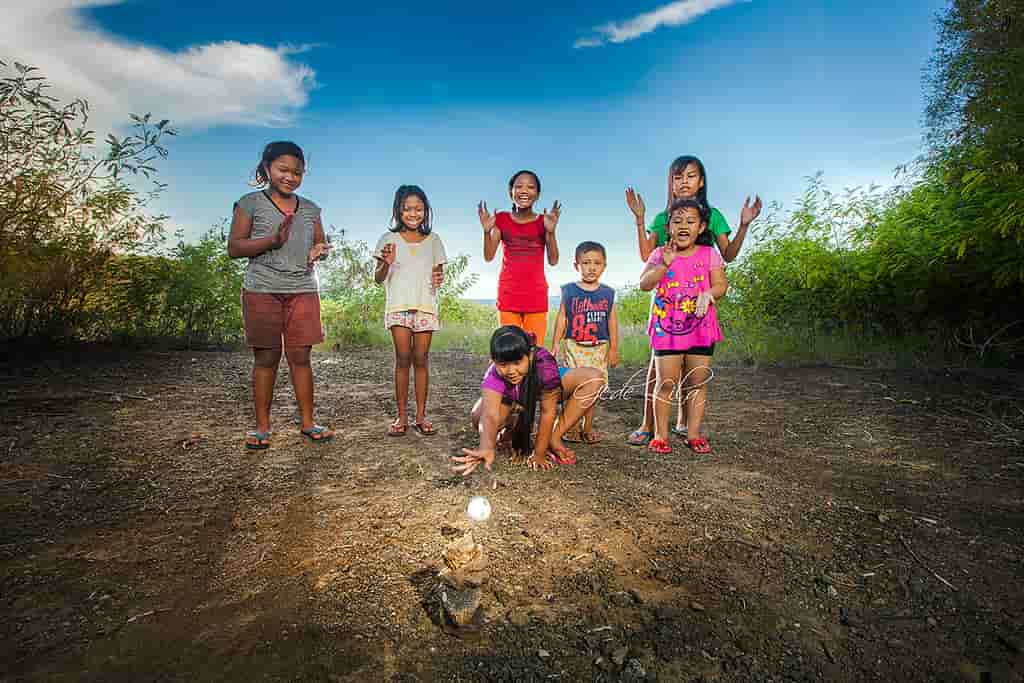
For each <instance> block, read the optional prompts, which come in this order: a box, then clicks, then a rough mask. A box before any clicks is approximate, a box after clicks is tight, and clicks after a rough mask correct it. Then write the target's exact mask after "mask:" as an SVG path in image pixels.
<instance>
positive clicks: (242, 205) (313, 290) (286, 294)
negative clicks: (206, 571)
mask: <svg viewBox="0 0 1024 683" xmlns="http://www.w3.org/2000/svg"><path fill="white" fill-rule="evenodd" d="M305 172H306V161H305V157H304V155H303V153H302V150H301V149H300V148H299V146H298V145H296V144H295V143H293V142H272V143H270V144H269V145H267V146H266V147H265V148H264V150H263V156H262V158H261V159H260V163H259V166H257V167H256V183H257V185H258V186H262V188H263V189H261V190H260V191H257V192H250V193H249V194H247V195H245V196H243V197H242V198H241V199H239V200H238V201H237V202H235V207H234V216H233V217H232V220H231V236H230V237H229V238H228V255H230V256H231V257H233V258H243V257H247V258H248V259H249V264H248V265H247V266H246V269H245V279H244V281H243V285H242V318H243V320H244V322H245V338H246V341H247V342H248V344H249V346H251V347H252V351H253V357H254V361H255V362H254V364H253V370H252V384H253V399H254V401H255V403H256V429H255V431H251V432H249V433H248V434H246V437H245V447H246V448H250V449H254V450H263V449H266V448H268V447H269V446H270V404H271V402H272V400H273V397H274V382H275V381H276V380H277V368H278V365H279V364H280V362H281V351H282V348H283V349H284V355H285V357H286V358H287V359H288V368H289V370H290V371H291V372H290V374H291V378H292V386H293V387H294V388H295V398H296V400H297V401H298V403H299V412H300V413H301V414H302V434H303V435H304V436H305V437H306V438H308V439H309V440H310V441H313V442H316V443H319V442H322V441H329V440H330V439H331V438H332V437H333V436H334V432H333V431H332V430H331V429H329V428H327V427H323V426H321V425H318V424H316V423H315V422H314V421H313V369H312V367H311V366H310V362H309V356H310V352H311V351H312V348H313V345H314V344H318V343H320V342H322V341H323V339H324V332H323V326H322V325H321V323H320V295H319V294H318V289H319V284H318V282H317V277H316V268H315V264H316V262H317V261H319V260H320V259H322V258H323V257H325V256H326V255H327V252H328V249H329V248H330V247H329V245H328V244H327V239H326V237H325V235H324V228H323V224H322V223H321V222H320V207H319V206H317V205H316V204H314V203H313V202H311V201H309V200H308V199H306V198H304V197H300V196H299V195H297V194H295V190H297V189H298V188H299V185H301V184H302V176H303V175H304V174H305Z"/></svg>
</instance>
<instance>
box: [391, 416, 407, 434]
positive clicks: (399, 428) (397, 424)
mask: <svg viewBox="0 0 1024 683" xmlns="http://www.w3.org/2000/svg"><path fill="white" fill-rule="evenodd" d="M408 430H409V425H408V423H406V421H405V420H403V419H402V418H400V417H399V418H396V419H395V421H394V422H392V423H391V426H390V427H388V436H405V433H406V431H408Z"/></svg>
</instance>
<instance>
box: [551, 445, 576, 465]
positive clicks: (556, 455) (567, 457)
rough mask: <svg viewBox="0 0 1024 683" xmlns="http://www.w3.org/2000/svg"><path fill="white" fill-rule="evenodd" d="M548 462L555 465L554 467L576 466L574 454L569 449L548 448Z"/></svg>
mask: <svg viewBox="0 0 1024 683" xmlns="http://www.w3.org/2000/svg"><path fill="white" fill-rule="evenodd" d="M548 460H550V461H551V462H553V463H555V464H556V465H575V464H576V452H575V451H573V450H572V449H571V448H566V447H564V446H563V447H562V448H557V449H556V448H552V447H550V446H549V447H548Z"/></svg>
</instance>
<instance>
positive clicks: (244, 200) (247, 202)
mask: <svg viewBox="0 0 1024 683" xmlns="http://www.w3.org/2000/svg"><path fill="white" fill-rule="evenodd" d="M258 196H259V193H258V192H250V193H249V194H247V195H245V196H243V197H241V198H240V199H239V200H238V201H237V202H235V206H236V207H238V208H239V209H241V210H242V213H244V214H245V215H246V216H248V217H249V218H252V217H253V216H254V215H255V214H256V199H257V197H258Z"/></svg>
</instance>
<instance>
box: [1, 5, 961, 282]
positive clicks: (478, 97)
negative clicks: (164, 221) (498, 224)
mask: <svg viewBox="0 0 1024 683" xmlns="http://www.w3.org/2000/svg"><path fill="white" fill-rule="evenodd" d="M944 5H945V3H944V2H940V1H938V0H920V1H919V0H904V1H902V2H898V3H893V2H889V1H881V0H877V1H876V0H861V1H860V2H849V1H846V0H838V1H833V2H824V1H811V2H801V3H799V4H796V3H789V2H782V1H777V0H749V1H735V0H678V1H677V2H667V3H666V2H660V3H659V2H658V1H657V0H655V1H653V2H616V3H613V2H607V1H605V0H598V1H597V2H593V3H589V4H587V3H576V2H552V3H546V4H537V3H532V4H529V3H528V4H527V5H524V6H512V5H504V4H499V3H493V4H490V5H488V4H484V3H470V2H435V3H432V4H430V5H429V6H426V7H423V6H421V3H410V4H405V5H401V4H397V3H389V2H378V3H373V4H369V3H367V4H360V5H352V4H349V3H318V2H311V3H305V4H302V5H296V6H293V8H286V7H284V6H282V5H281V4H280V3H266V2H259V1H257V2H247V3H244V4H231V5H228V4H226V3H210V2H205V3H200V2H194V1H193V0H185V1H183V2H177V3H173V4H172V3H166V2H156V1H155V0H129V1H125V2H119V1H118V0H39V1H38V2H36V3H33V4H32V7H31V8H15V9H13V10H12V11H13V12H14V17H13V19H12V20H11V21H10V22H9V23H8V27H7V28H6V29H4V28H0V45H4V46H7V47H3V48H0V53H2V54H0V59H2V58H3V57H8V58H17V59H19V60H20V61H27V62H30V63H34V64H38V65H39V66H41V67H42V68H43V69H44V71H45V72H46V73H47V75H49V76H50V77H51V78H52V79H53V80H54V82H55V83H57V85H58V86H60V87H62V88H64V89H65V90H68V91H73V92H75V94H83V95H85V96H87V97H89V98H90V101H91V102H92V103H93V110H94V114H95V116H96V119H95V121H94V123H96V125H97V126H99V127H102V126H104V125H116V124H117V122H118V121H119V120H121V119H123V118H124V114H125V113H126V112H128V111H152V112H153V113H154V115H157V116H161V117H163V116H166V117H168V118H171V119H172V120H173V121H174V122H176V124H177V125H178V126H179V128H180V135H179V136H178V137H177V138H175V139H173V140H172V142H171V145H170V150H171V156H170V159H169V160H168V161H167V162H166V164H165V165H164V166H162V168H161V178H162V180H164V181H165V182H167V183H168V184H169V187H168V189H167V191H166V193H165V194H164V195H163V197H162V198H161V200H160V208H161V209H163V210H164V211H166V212H167V213H168V214H170V215H171V216H172V219H173V220H172V225H177V226H181V227H182V228H184V229H185V231H186V234H187V235H189V236H190V237H194V236H196V235H198V234H199V233H200V232H201V231H202V230H203V229H205V228H206V227H207V226H209V225H211V224H213V223H215V222H217V221H218V220H219V219H220V218H222V217H224V216H227V215H228V214H229V213H230V209H231V204H232V202H233V201H234V200H235V199H236V198H237V197H238V196H240V195H241V194H243V193H244V192H246V191H247V187H246V184H245V183H246V179H247V177H248V174H249V173H250V172H251V170H252V167H253V166H254V165H255V162H256V160H257V158H258V154H259V152H260V149H261V148H262V145H263V144H264V143H265V142H267V141H269V140H272V139H282V138H283V139H293V140H295V141H296V142H298V143H299V144H300V145H302V146H303V147H304V149H305V150H306V153H307V155H308V160H309V174H308V176H307V179H306V181H305V183H304V184H303V187H302V189H301V190H300V192H301V193H302V194H304V195H305V196H308V197H309V198H311V199H313V200H314V201H316V202H318V203H319V204H320V205H321V206H322V207H323V209H324V218H325V223H327V224H333V225H335V226H337V227H342V228H345V229H346V231H347V233H348V235H349V236H350V237H353V238H356V239H363V240H366V241H369V242H371V243H372V241H373V240H375V239H376V238H377V236H378V235H379V234H380V233H381V232H382V231H383V230H384V229H385V224H386V222H387V219H388V217H389V211H390V205H391V199H392V196H393V192H394V189H395V187H397V186H398V185H399V184H402V183H416V184H419V185H421V186H423V187H424V189H425V190H426V191H427V194H428V196H429V197H430V199H431V202H432V204H433V205H434V211H435V216H436V227H437V231H438V234H439V235H440V236H441V237H442V238H443V239H444V240H445V242H446V244H447V246H448V249H449V253H469V254H470V255H471V256H472V257H473V269H474V270H475V271H477V272H479V273H480V275H481V280H480V284H479V285H478V286H477V287H475V288H474V290H473V291H472V292H471V295H472V296H477V297H492V296H494V290H495V282H496V279H497V272H498V263H497V262H493V263H491V264H484V263H483V262H482V258H481V231H480V228H479V224H478V223H477V220H476V216H475V205H476V202H477V201H478V200H480V199H483V200H486V201H487V202H488V203H489V204H490V205H491V206H492V207H494V206H498V207H501V206H506V205H507V204H508V201H507V196H506V194H505V188H506V183H507V180H508V176H509V175H510V174H511V173H512V172H513V171H515V170H516V169H519V168H532V169H535V170H536V171H537V172H538V173H539V174H540V176H541V179H542V181H543V186H544V192H543V195H542V197H541V201H540V204H539V205H540V206H548V205H550V203H551V202H552V201H553V200H555V199H559V200H561V202H562V203H563V205H564V212H563V215H562V221H561V223H560V225H559V228H558V235H559V242H560V246H561V249H562V252H563V259H562V263H561V264H560V265H559V267H558V268H557V269H553V270H551V271H549V281H550V282H551V284H552V291H555V289H554V287H555V285H557V284H560V283H562V282H565V281H568V280H570V279H572V263H571V262H572V259H571V250H572V248H573V247H574V246H575V244H576V243H578V242H579V241H581V240H583V239H593V238H597V239H599V240H601V241H603V242H604V243H605V245H606V246H607V247H608V248H609V251H610V252H611V253H610V259H609V260H610V263H609V269H608V272H607V274H606V276H605V279H606V281H608V282H609V284H612V285H621V284H624V283H625V282H627V281H635V280H636V279H637V277H638V275H639V272H640V269H641V264H640V263H639V260H638V256H637V255H636V246H635V243H636V240H635V233H634V229H633V227H632V221H631V218H630V215H629V213H628V210H627V209H626V207H625V204H624V201H623V198H622V195H623V190H624V188H625V187H626V185H628V184H632V185H634V186H635V187H637V188H638V189H639V190H640V191H641V192H642V193H643V195H644V196H645V198H646V199H647V200H648V205H649V206H655V205H658V204H661V203H663V202H664V199H665V198H664V186H665V171H666V167H667V164H668V163H669V161H670V160H671V159H672V158H673V157H675V156H677V155H679V154H696V155H698V156H700V157H701V158H702V159H703V160H704V162H705V164H706V165H707V167H708V174H709V177H708V183H709V190H710V194H709V197H710V199H711V202H712V204H713V205H715V206H718V207H719V208H720V209H721V210H722V211H723V212H724V213H725V215H726V216H727V217H728V219H729V221H730V223H732V224H733V225H734V226H735V223H736V221H737V219H738V215H739V207H740V205H741V204H742V201H743V198H744V197H745V196H746V195H747V194H754V193H755V192H756V193H759V194H760V195H761V197H762V198H764V199H765V200H766V201H778V202H781V203H782V204H783V205H791V203H792V201H793V199H794V198H795V197H796V196H797V195H799V193H800V192H801V191H802V189H803V188H804V186H805V177H806V176H808V175H810V174H813V173H814V172H816V171H819V170H821V171H824V173H825V175H826V179H827V181H828V182H829V184H830V185H832V186H834V187H837V188H839V187H843V186H848V185H853V184H859V183H867V182H871V181H875V182H878V183H881V184H885V183H887V182H889V181H891V178H892V173H893V169H894V168H895V166H896V165H898V164H900V163H903V162H907V161H910V160H912V159H913V158H914V156H915V155H916V154H917V152H918V149H919V145H920V120H921V111H922V93H921V70H922V68H923V67H924V66H925V64H926V62H927V59H928V57H929V55H930V52H931V49H932V47H933V44H934V39H935V27H934V21H933V17H934V16H935V13H936V12H937V11H938V10H940V9H941V8H942V7H943V6H944ZM601 27H604V28H601ZM5 31H6V34H5V33H4V32H5ZM586 44H596V45H594V46H592V47H581V45H586Z"/></svg>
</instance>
